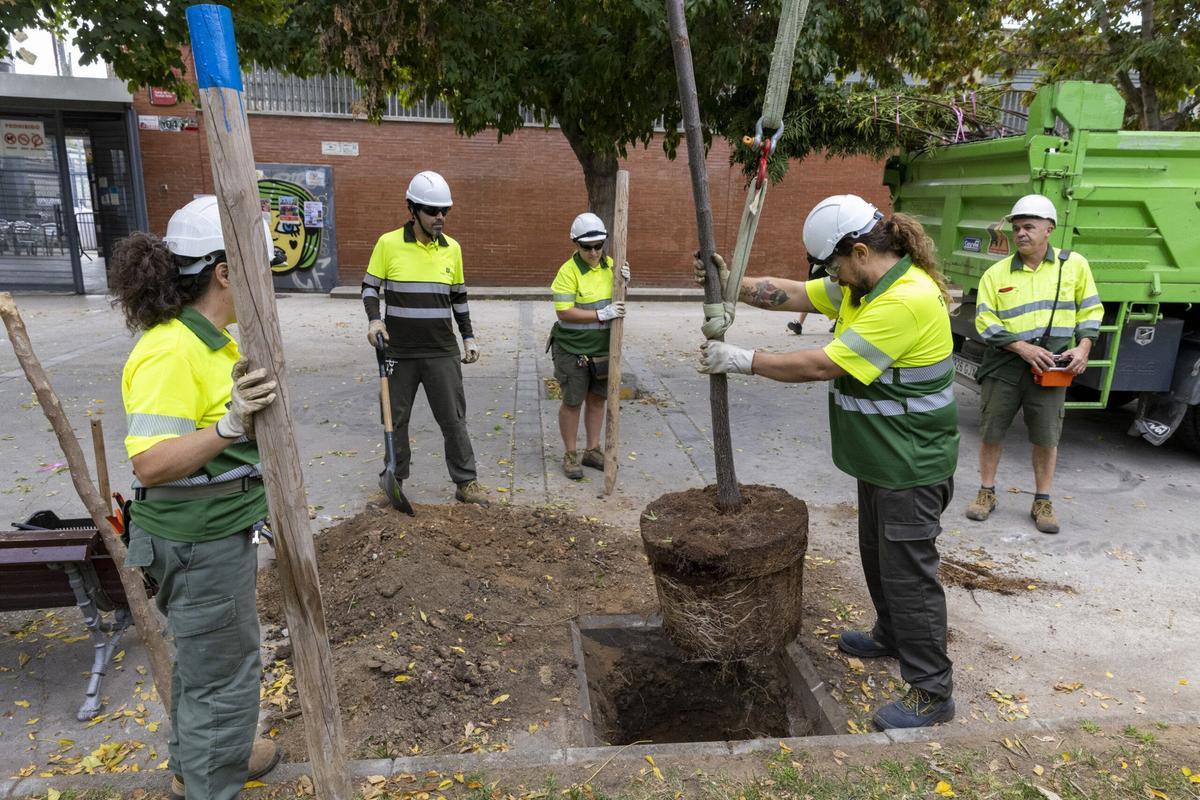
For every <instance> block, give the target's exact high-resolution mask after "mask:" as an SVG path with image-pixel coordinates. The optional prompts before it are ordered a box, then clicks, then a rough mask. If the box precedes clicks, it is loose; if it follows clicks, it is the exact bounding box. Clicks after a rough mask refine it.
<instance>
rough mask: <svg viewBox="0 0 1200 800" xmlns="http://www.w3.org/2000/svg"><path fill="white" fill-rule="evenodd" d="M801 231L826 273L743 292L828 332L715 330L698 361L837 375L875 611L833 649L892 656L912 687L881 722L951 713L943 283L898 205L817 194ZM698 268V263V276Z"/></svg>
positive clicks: (843, 451)
mask: <svg viewBox="0 0 1200 800" xmlns="http://www.w3.org/2000/svg"><path fill="white" fill-rule="evenodd" d="M803 236H804V245H805V247H806V248H807V249H808V254H809V256H808V257H809V260H810V261H812V262H813V263H814V264H819V265H821V266H824V267H825V271H826V275H827V277H825V278H823V279H815V280H809V281H806V282H799V281H790V280H782V279H778V278H744V279H743V280H742V284H741V286H740V290H739V295H740V299H741V300H742V301H743V302H746V303H749V304H751V305H754V306H757V307H759V308H766V309H770V310H775V311H789V312H792V313H796V312H802V311H808V312H812V311H819V312H821V313H823V314H825V315H826V316H827V317H829V318H831V319H836V320H837V328H836V331H835V334H836V336H835V338H834V340H833V342H831V343H830V344H828V345H826V346H825V347H824V348H820V349H818V348H810V349H806V350H799V351H795V352H790V353H768V352H765V351H762V350H758V351H756V350H747V349H744V348H741V347H737V346H735V345H732V344H726V343H725V342H721V341H716V340H713V341H709V342H707V343H706V344H705V345H704V347H703V349H702V355H701V366H700V371H701V372H705V373H730V372H734V373H742V374H746V375H763V376H765V377H768V378H771V379H772V380H777V381H784V382H789V383H795V382H804V381H832V384H831V386H830V393H829V428H830V440H831V444H832V446H833V460H834V463H835V464H836V465H837V466H838V468H840V469H841V470H842V471H843V472H847V473H849V474H850V475H853V476H854V477H855V478H857V479H858V543H859V551H860V553H861V556H862V565H863V572H864V573H865V575H866V581H867V589H868V590H869V591H870V594H871V601H872V603H873V604H874V606H875V613H876V622H875V627H874V628H873V629H872V630H871V631H845V632H843V633H842V635H841V637H840V640H839V647H840V648H841V649H842V651H843V652H846V653H849V654H850V655H853V656H857V657H859V658H875V657H880V656H895V657H897V658H898V659H899V660H900V674H901V675H902V676H903V677H904V680H906V681H907V682H908V684H909V689H908V692H907V693H906V694H905V695H904V697H903V698H902V699H900V700H898V701H896V702H892V703H889V704H887V705H885V706H883V707H882V708H880V709H879V710H878V711H876V712H875V716H874V722H875V724H876V726H878V727H879V728H880V729H888V728H916V727H923V726H926V725H934V724H936V723H939V722H946V721H948V720H951V719H953V718H954V700H953V698H952V697H951V694H952V690H953V683H952V673H951V662H950V658H949V656H948V655H947V652H946V598H945V594H944V593H943V590H942V586H941V584H940V582H939V581H938V563H939V559H938V552H937V545H936V539H937V536H938V534H939V533H941V530H942V528H941V525H940V522H939V520H940V518H941V515H942V512H943V511H944V510H945V508H946V505H947V504H948V503H949V502H950V498H951V495H952V494H953V491H954V469H955V466H956V465H957V463H958V410H957V406H956V405H955V401H954V366H953V362H952V361H951V351H952V349H953V343H952V341H951V336H950V318H949V314H948V312H947V303H948V299H949V298H948V293H947V291H946V284H945V281H944V279H943V278H942V276H941V274H940V273H939V272H938V271H937V267H936V261H935V256H934V251H933V242H932V241H931V240H930V239H929V237H928V236H926V235H925V231H924V230H923V229H922V228H921V225H920V223H918V222H917V221H916V220H915V219H913V218H912V217H910V216H907V215H905V214H895V215H893V216H892V218H891V219H885V218H884V216H883V214H881V213H880V212H879V211H878V210H877V209H876V208H875V207H874V206H873V205H871V204H870V203H868V202H867V201H865V200H863V199H862V198H860V197H856V196H855V195H837V196H834V197H829V198H826V199H825V200H823V201H821V202H820V203H818V204H817V206H816V208H814V209H813V210H812V212H811V213H810V214H809V215H808V219H806V220H805V222H804V234H803ZM717 266H718V268H719V269H722V270H723V268H724V264H723V262H720V261H718V263H717ZM703 274H704V270H703V265H701V264H699V263H697V277H698V279H700V280H701V281H703V278H702V277H701V276H702V275H703ZM725 274H726V275H727V274H728V273H727V272H726V273H725Z"/></svg>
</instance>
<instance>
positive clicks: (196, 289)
mask: <svg viewBox="0 0 1200 800" xmlns="http://www.w3.org/2000/svg"><path fill="white" fill-rule="evenodd" d="M213 271H214V267H213V265H209V266H207V267H205V268H204V269H203V270H202V271H201V272H199V273H197V274H195V275H180V274H179V266H178V264H177V263H176V262H175V256H174V255H173V254H172V253H171V251H170V250H169V249H167V245H166V243H165V242H163V240H162V239H160V238H158V237H157V236H155V235H153V234H150V233H133V234H130V236H129V237H128V238H126V239H122V240H121V241H120V242H118V243H117V247H116V251H115V252H114V253H113V258H112V265H111V269H110V271H109V290H110V291H111V292H112V295H113V298H112V305H113V307H114V308H115V307H118V306H119V307H120V309H121V311H122V312H124V314H125V326H126V327H128V328H129V330H130V331H132V332H134V333H137V332H138V331H144V330H148V329H150V328H153V327H154V326H155V325H161V324H162V323H164V322H168V321H170V320H172V319H175V318H176V317H178V316H179V314H180V312H181V311H183V308H184V306H188V305H191V304H192V303H194V302H196V301H197V300H199V299H200V297H201V296H202V295H203V294H204V292H205V291H207V290H208V286H209V283H210V282H211V281H212V276H213Z"/></svg>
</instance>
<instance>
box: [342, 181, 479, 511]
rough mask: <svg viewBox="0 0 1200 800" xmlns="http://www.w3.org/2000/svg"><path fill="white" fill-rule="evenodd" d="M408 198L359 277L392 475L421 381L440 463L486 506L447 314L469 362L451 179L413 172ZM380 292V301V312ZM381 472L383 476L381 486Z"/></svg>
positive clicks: (399, 475)
mask: <svg viewBox="0 0 1200 800" xmlns="http://www.w3.org/2000/svg"><path fill="white" fill-rule="evenodd" d="M406 198H407V200H408V212H409V214H410V215H411V219H409V221H408V222H407V223H406V224H405V225H404V227H403V228H399V229H397V230H394V231H391V232H389V233H385V234H384V235H383V236H381V237H379V241H378V242H377V243H376V244H375V250H374V251H373V252H372V253H371V261H370V263H369V264H368V265H367V274H366V275H365V276H364V277H363V282H362V298H363V306H365V307H366V310H367V319H368V320H370V322H369V324H368V326H367V341H368V342H369V343H370V344H371V346H372V347H376V346H377V343H378V340H377V337H378V336H380V335H382V336H383V340H384V342H385V343H386V345H387V346H386V351H385V356H386V358H387V365H388V392H389V394H390V395H391V405H392V423H393V425H394V431H393V433H392V441H393V443H394V444H395V449H396V479H397V480H398V481H403V480H405V479H407V478H408V476H409V465H410V462H411V460H412V451H411V449H410V447H409V442H408V421H409V418H410V417H411V416H412V408H413V401H414V400H416V397H417V387H419V386H422V385H423V386H424V387H425V397H426V398H427V399H428V400H429V407H430V409H431V410H432V411H433V416H434V419H436V420H437V423H438V425H439V426H440V427H441V429H442V438H443V440H444V441H445V452H446V467H447V469H449V471H450V479H451V480H453V481H454V483H455V484H456V485H457V487H458V488H457V489H456V491H455V493H454V496H455V498H456V499H457V500H458V501H459V502H462V503H477V504H479V505H483V506H486V505H488V497H487V492H486V491H484V489H483V487H482V486H480V485H479V481H478V480H476V472H475V451H474V450H473V449H472V447H471V439H470V437H469V436H468V435H467V399H466V395H465V394H464V392H463V380H462V368H461V367H460V366H459V350H458V341H457V339H456V338H455V336H454V328H453V327H452V325H451V321H452V320H453V322H454V323H456V324H457V325H458V332H459V334H461V335H462V341H463V350H464V351H465V353H464V355H463V356H462V363H463V364H474V363H475V362H476V361H478V360H479V346H478V345H477V344H476V343H475V334H474V332H473V331H472V329H471V312H470V309H469V308H468V307H467V287H466V279H465V278H464V277H463V263H462V248H460V247H459V245H458V242H456V241H454V240H453V239H451V238H450V237H449V236H446V235H445V234H444V233H442V228H443V227H444V226H445V224H446V215H447V214H449V213H450V208H451V205H452V202H451V199H450V186H449V185H448V184H447V183H446V179H445V178H443V177H442V176H441V175H439V174H438V173H436V172H431V171H425V172H418V173H417V174H416V176H414V177H413V179H412V181H411V182H410V183H409V184H408V192H407V194H406ZM381 294H382V295H383V300H384V304H385V306H386V309H385V311H386V314H385V315H382V316H381V314H380V307H379V297H380V295H381ZM384 316H386V320H387V321H386V322H384ZM385 477H386V476H381V478H380V481H381V485H382V482H383V480H384V478H385Z"/></svg>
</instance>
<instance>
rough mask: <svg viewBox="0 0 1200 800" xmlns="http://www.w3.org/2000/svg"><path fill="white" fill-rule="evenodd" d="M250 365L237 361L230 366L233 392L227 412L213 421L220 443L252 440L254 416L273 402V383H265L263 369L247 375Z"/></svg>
mask: <svg viewBox="0 0 1200 800" xmlns="http://www.w3.org/2000/svg"><path fill="white" fill-rule="evenodd" d="M249 369H250V362H249V361H247V360H246V359H244V358H242V359H239V360H238V362H237V363H236V364H234V365H233V390H232V391H231V392H230V393H229V410H228V411H226V412H225V416H223V417H221V418H220V419H219V420H217V435H218V436H220V437H221V438H222V439H240V438H241V437H243V436H245V437H247V438H249V439H253V438H254V415H255V414H257V413H258V412H259V411H262V410H263V409H264V408H266V407H267V406H269V405H271V403H274V402H275V387H276V386H277V385H278V384H276V382H275V381H274V380H267V371H266V370H265V369H261V368H260V369H256V370H254V371H253V372H249V371H248V370H249Z"/></svg>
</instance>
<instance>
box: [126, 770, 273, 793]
mask: <svg viewBox="0 0 1200 800" xmlns="http://www.w3.org/2000/svg"><path fill="white" fill-rule="evenodd" d="M135 766H136V765H135ZM264 786H266V784H265V783H263V782H262V781H246V782H245V783H243V784H242V788H243V789H261V788H262V787H264Z"/></svg>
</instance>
